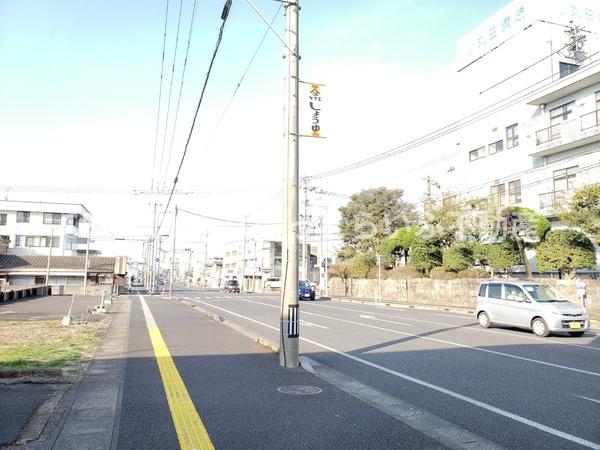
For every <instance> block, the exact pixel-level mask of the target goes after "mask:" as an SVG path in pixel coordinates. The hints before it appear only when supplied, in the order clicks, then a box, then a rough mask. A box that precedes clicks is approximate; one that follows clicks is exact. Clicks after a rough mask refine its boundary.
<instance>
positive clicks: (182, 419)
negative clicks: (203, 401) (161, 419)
mask: <svg viewBox="0 0 600 450" xmlns="http://www.w3.org/2000/svg"><path fill="white" fill-rule="evenodd" d="M140 301H141V304H142V309H143V310H144V317H145V318H146V325H147V327H148V332H149V333H150V341H151V342H152V347H153V349H154V355H155V356H156V362H157V364H158V369H159V371H160V376H161V378H162V382H163V386H164V388H165V394H166V396H167V402H168V403H169V410H170V411H171V418H172V419H173V424H174V425H175V431H176V432H177V439H178V440H179V446H180V447H181V448H182V449H183V450H210V449H214V447H213V444H212V442H211V440H210V436H209V435H208V432H207V431H206V428H205V427H204V424H203V423H202V420H201V419H200V415H199V414H198V411H196V407H195V406H194V403H193V402H192V399H191V397H190V394H189V393H188V390H187V389H186V387H185V384H184V382H183V379H182V378H181V375H179V371H178V370H177V367H176V366H175V362H174V361H173V358H172V357H171V353H170V352H169V349H168V347H167V344H166V343H165V341H164V339H163V337H162V334H161V333H160V330H159V328H158V326H157V325H156V322H155V321H154V317H153V316H152V312H151V311H150V308H149V307H148V304H147V303H146V300H144V297H143V296H141V295H140Z"/></svg>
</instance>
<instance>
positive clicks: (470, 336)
mask: <svg viewBox="0 0 600 450" xmlns="http://www.w3.org/2000/svg"><path fill="white" fill-rule="evenodd" d="M178 296H179V297H183V298H187V299H188V301H189V302H191V303H192V304H194V305H196V306H197V307H198V308H202V309H205V310H207V311H210V312H212V313H215V314H218V315H219V316H221V317H223V318H225V319H226V320H227V321H229V322H231V323H235V324H237V325H239V326H241V327H243V328H244V329H246V330H248V331H250V332H251V333H252V334H255V335H259V336H263V337H264V338H266V339H268V340H270V341H271V342H273V343H278V341H279V337H278V336H279V331H278V330H279V297H278V296H274V295H262V294H223V293H220V292H202V291H194V290H188V291H179V292H178ZM190 309H191V307H190ZM300 311H301V312H300V318H301V325H300V327H301V328H300V335H301V343H300V345H301V347H300V351H301V353H302V354H303V355H304V356H307V357H308V358H309V361H312V362H313V368H314V370H315V371H316V374H317V376H318V377H319V378H320V379H321V380H323V381H326V382H327V383H329V384H331V385H332V386H335V387H336V388H338V389H339V390H341V391H345V392H346V393H347V394H349V395H351V396H353V397H354V398H355V399H357V400H359V403H362V404H366V405H368V406H369V407H370V408H371V409H373V410H378V411H379V412H383V413H384V414H385V415H387V416H388V417H390V418H393V419H394V420H396V421H397V422H399V423H401V424H403V425H408V426H409V427H410V428H412V429H413V430H417V431H421V432H423V433H429V436H431V433H430V432H429V431H428V430H430V429H434V428H436V427H437V426H441V425H439V424H443V425H444V427H445V428H444V429H445V430H446V431H445V432H444V433H442V434H443V435H448V436H453V435H454V434H453V433H460V432H465V431H466V432H468V433H471V434H472V435H473V436H476V437H478V438H480V439H483V440H484V441H485V442H488V443H490V444H492V445H493V444H495V445H497V446H500V447H506V448H540V449H541V448H545V449H547V448H586V447H587V448H600V337H599V336H598V335H597V334H596V333H595V332H590V333H586V335H585V336H583V337H581V338H573V337H569V336H551V337H549V338H537V337H535V336H534V335H533V334H532V333H531V332H529V331H524V330H517V329H500V328H493V329H488V330H484V329H481V328H480V327H479V326H478V325H477V322H476V320H475V319H474V317H470V316H466V315H461V314H458V313H446V312H441V311H421V310H413V309H399V308H390V307H385V306H377V305H367V304H360V303H343V302H336V301H314V302H310V301H305V302H301V306H300ZM415 417H421V418H423V420H417V419H415ZM423 423H426V424H427V423H430V424H432V425H431V426H429V425H423ZM442 434H440V436H442ZM374 438H375V437H374ZM434 439H435V440H437V441H438V442H442V441H440V439H441V437H440V439H436V438H435V436H434ZM463 442H464V441H463ZM445 444H446V445H449V446H452V442H450V444H448V442H445Z"/></svg>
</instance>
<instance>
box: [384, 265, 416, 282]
mask: <svg viewBox="0 0 600 450" xmlns="http://www.w3.org/2000/svg"><path fill="white" fill-rule="evenodd" d="M387 278H391V279H392V280H406V279H411V278H421V272H419V271H418V270H417V269H415V268H414V267H411V266H399V267H394V268H393V269H391V270H388V271H387Z"/></svg>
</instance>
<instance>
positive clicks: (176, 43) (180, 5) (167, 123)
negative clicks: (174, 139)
mask: <svg viewBox="0 0 600 450" xmlns="http://www.w3.org/2000/svg"><path fill="white" fill-rule="evenodd" d="M182 8H183V0H179V18H178V19H177V35H176V37H175V50H174V51H173V66H172V67H171V81H170V82H169V98H168V100H167V116H166V117H165V131H164V132H163V142H162V150H161V151H160V165H159V166H158V182H159V184H160V179H161V178H162V168H163V158H164V156H165V143H166V141H167V129H168V126H169V114H170V112H171V93H172V92H173V80H174V79H175V63H176V62H177V47H178V46H179V29H180V26H181V10H182ZM165 178H166V174H165ZM163 185H164V183H163Z"/></svg>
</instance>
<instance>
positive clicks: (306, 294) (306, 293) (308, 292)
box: [298, 280, 315, 300]
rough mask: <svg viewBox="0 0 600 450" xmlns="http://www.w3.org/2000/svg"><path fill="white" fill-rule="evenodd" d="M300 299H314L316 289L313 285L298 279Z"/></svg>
mask: <svg viewBox="0 0 600 450" xmlns="http://www.w3.org/2000/svg"><path fill="white" fill-rule="evenodd" d="M298 299H299V300H307V299H310V300H314V299H315V290H314V289H313V287H312V286H311V285H310V284H308V282H306V281H304V280H299V281H298Z"/></svg>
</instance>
